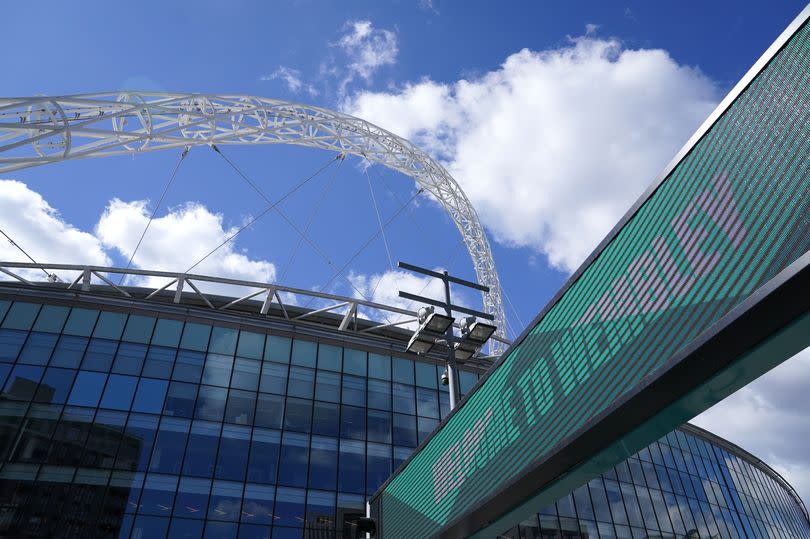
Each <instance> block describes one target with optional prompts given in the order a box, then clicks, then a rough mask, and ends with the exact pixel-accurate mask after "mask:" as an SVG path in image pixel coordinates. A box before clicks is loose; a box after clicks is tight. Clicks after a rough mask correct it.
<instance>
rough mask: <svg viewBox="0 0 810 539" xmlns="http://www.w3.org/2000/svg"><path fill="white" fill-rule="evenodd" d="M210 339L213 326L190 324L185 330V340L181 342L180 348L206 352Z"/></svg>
mask: <svg viewBox="0 0 810 539" xmlns="http://www.w3.org/2000/svg"><path fill="white" fill-rule="evenodd" d="M210 337H211V326H207V325H205V324H195V323H193V322H189V323H187V324H186V327H185V329H184V330H183V340H181V341H180V347H181V348H186V349H188V350H197V351H198V352H205V351H206V350H207V349H208V341H209V339H210Z"/></svg>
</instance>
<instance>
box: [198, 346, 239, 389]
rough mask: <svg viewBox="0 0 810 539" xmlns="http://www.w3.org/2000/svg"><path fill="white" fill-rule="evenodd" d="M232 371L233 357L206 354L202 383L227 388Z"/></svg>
mask: <svg viewBox="0 0 810 539" xmlns="http://www.w3.org/2000/svg"><path fill="white" fill-rule="evenodd" d="M232 370H233V356H223V355H220V354H208V355H207V356H206V358H205V369H204V370H203V377H202V381H203V383H204V384H208V385H212V386H222V387H228V384H230V382H231V371H232Z"/></svg>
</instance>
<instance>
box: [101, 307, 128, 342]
mask: <svg viewBox="0 0 810 539" xmlns="http://www.w3.org/2000/svg"><path fill="white" fill-rule="evenodd" d="M126 321H127V315H125V314H123V313H111V312H102V313H101V315H100V316H99V317H98V322H97V323H96V328H95V329H94V330H93V337H97V338H100V339H113V340H119V339H120V338H121V334H122V333H123V332H124V324H125V323H126Z"/></svg>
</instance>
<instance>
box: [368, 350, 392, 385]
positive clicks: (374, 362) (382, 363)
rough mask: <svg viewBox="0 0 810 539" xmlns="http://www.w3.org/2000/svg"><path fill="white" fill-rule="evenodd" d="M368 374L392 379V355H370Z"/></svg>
mask: <svg viewBox="0 0 810 539" xmlns="http://www.w3.org/2000/svg"><path fill="white" fill-rule="evenodd" d="M368 375H369V377H371V378H379V379H380V380H390V379H391V357H390V356H382V355H380V354H371V353H370V354H369V355H368Z"/></svg>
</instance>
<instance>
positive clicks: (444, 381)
mask: <svg viewBox="0 0 810 539" xmlns="http://www.w3.org/2000/svg"><path fill="white" fill-rule="evenodd" d="M449 383H450V377H449V376H447V369H445V370H444V372H443V373H442V385H443V386H446V385H447V384H449Z"/></svg>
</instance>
